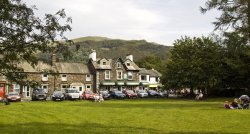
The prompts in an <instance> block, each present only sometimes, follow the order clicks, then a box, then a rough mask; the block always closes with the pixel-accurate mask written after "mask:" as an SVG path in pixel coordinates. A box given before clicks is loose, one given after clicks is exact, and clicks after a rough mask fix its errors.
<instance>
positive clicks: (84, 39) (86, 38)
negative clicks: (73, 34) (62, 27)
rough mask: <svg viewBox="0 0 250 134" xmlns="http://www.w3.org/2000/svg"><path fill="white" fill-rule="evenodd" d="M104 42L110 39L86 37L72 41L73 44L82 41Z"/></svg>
mask: <svg viewBox="0 0 250 134" xmlns="http://www.w3.org/2000/svg"><path fill="white" fill-rule="evenodd" d="M104 40H110V39H109V38H107V37H100V36H86V37H80V38H76V39H72V41H73V42H75V43H77V42H84V41H104Z"/></svg>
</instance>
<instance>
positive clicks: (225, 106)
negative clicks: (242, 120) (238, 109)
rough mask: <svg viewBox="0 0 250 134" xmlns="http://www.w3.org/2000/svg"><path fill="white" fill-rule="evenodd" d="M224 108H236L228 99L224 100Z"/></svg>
mask: <svg viewBox="0 0 250 134" xmlns="http://www.w3.org/2000/svg"><path fill="white" fill-rule="evenodd" d="M224 108H225V109H234V108H233V107H232V106H230V105H229V102H228V101H225V102H224Z"/></svg>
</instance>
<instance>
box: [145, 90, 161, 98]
mask: <svg viewBox="0 0 250 134" xmlns="http://www.w3.org/2000/svg"><path fill="white" fill-rule="evenodd" d="M148 95H149V96H151V97H160V94H159V93H158V92H157V91H155V90H148Z"/></svg>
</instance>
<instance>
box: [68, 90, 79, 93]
mask: <svg viewBox="0 0 250 134" xmlns="http://www.w3.org/2000/svg"><path fill="white" fill-rule="evenodd" d="M68 93H77V90H68Z"/></svg>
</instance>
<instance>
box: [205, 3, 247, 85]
mask: <svg viewBox="0 0 250 134" xmlns="http://www.w3.org/2000/svg"><path fill="white" fill-rule="evenodd" d="M212 9H216V10H219V11H221V16H220V17H218V18H217V21H216V22H214V25H215V30H219V31H221V32H222V33H223V34H222V36H223V37H221V38H220V42H221V45H222V46H223V47H224V49H225V51H224V56H225V57H224V64H223V65H224V70H223V71H224V76H223V83H222V84H223V85H222V86H223V87H227V88H236V89H237V88H248V89H250V80H249V79H250V78H249V76H250V65H249V62H250V1H249V0H208V1H207V2H206V5H205V7H201V12H203V13H206V12H207V11H209V10H212Z"/></svg>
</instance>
